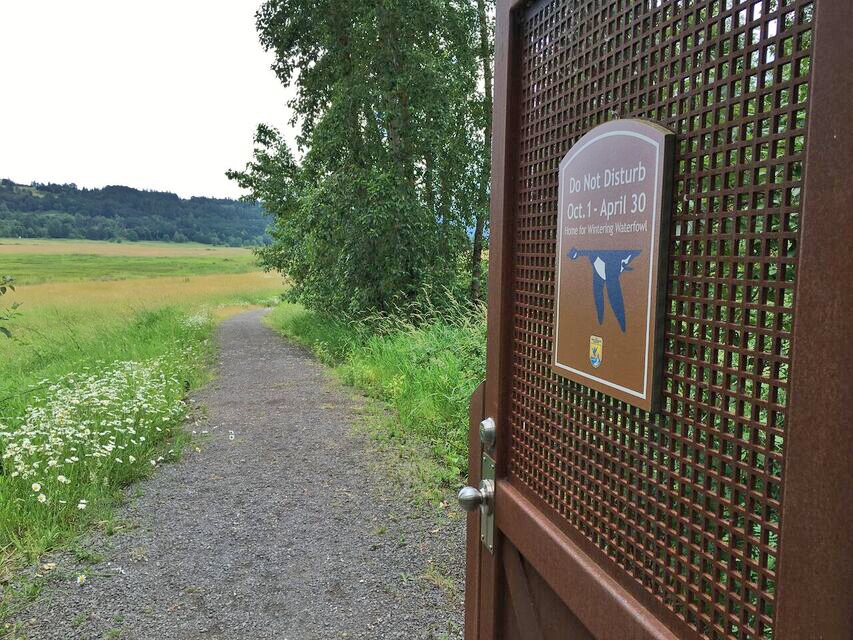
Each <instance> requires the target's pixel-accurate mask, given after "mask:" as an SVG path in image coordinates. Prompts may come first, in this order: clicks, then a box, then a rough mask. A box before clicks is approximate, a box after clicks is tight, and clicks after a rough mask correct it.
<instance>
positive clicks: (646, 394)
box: [551, 118, 675, 411]
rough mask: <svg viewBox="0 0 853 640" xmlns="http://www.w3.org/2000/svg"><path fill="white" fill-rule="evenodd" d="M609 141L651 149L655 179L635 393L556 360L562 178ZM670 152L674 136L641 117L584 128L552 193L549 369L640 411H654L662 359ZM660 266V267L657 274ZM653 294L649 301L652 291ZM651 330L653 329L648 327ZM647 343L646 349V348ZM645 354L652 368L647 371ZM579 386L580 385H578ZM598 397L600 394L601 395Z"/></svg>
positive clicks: (561, 250)
mask: <svg viewBox="0 0 853 640" xmlns="http://www.w3.org/2000/svg"><path fill="white" fill-rule="evenodd" d="M625 123H632V124H636V125H640V126H641V127H649V128H651V129H653V130H654V131H656V132H657V133H659V134H661V136H662V138H663V141H662V143H661V141H659V140H656V139H654V138H651V137H649V136H648V135H645V134H643V133H641V132H639V131H632V130H629V129H626V128H623V127H624V125H625ZM612 136H628V137H633V138H639V139H641V140H643V141H644V142H647V143H648V144H650V145H652V146H653V147H654V149H655V177H654V184H655V189H654V195H653V202H652V219H651V223H652V232H651V233H650V234H649V235H650V236H651V238H650V240H649V256H650V264H649V281H648V285H647V287H648V292H647V298H646V341H645V345H644V349H643V352H644V354H645V355H644V362H643V389H642V391H637V390H636V389H630V388H628V387H625V386H622V385H619V384H616V383H614V382H610V381H608V380H605V379H603V378H599V377H598V376H594V375H592V374H590V373H587V372H585V371H581V370H579V369H575V368H573V367H570V366H568V365H566V364H563V363H560V362H559V361H558V359H557V353H558V349H559V340H560V313H559V304H560V283H561V280H562V269H561V268H560V267H561V260H562V255H563V250H564V249H563V215H562V210H561V206H562V204H563V202H562V201H563V198H562V195H563V185H564V182H563V180H562V177H563V173H564V172H565V171H566V170H567V169H568V168H569V166H570V165H571V163H572V161H573V160H575V158H577V156H578V155H580V153H581V152H582V151H583V150H584V149H586V148H587V147H589V146H590V145H592V144H594V143H596V142H599V141H600V140H602V139H605V138H609V137H612ZM674 148H675V134H674V133H673V132H672V131H670V130H669V129H666V128H665V127H662V126H661V125H659V124H657V123H656V122H652V121H650V120H645V119H642V118H626V119H617V120H611V121H609V122H606V123H604V124H600V125H598V126H596V127H594V128H592V129H590V130H589V131H588V132H587V133H586V134H584V135H583V136H581V138H580V139H579V140H578V142H576V143H575V144H574V145H573V146H572V148H571V149H570V150H569V152H568V153H567V154H566V155H565V157H563V159H562V160H561V161H560V166H559V170H558V180H557V184H558V191H557V234H558V239H557V245H558V249H557V256H556V262H555V265H554V268H555V271H556V289H555V298H554V316H555V318H554V346H553V350H552V363H551V365H552V368H553V370H554V371H555V372H556V373H557V374H558V375H563V377H565V374H563V373H562V372H563V371H568V372H570V373H572V374H574V375H576V376H580V377H582V378H585V379H588V380H591V381H593V382H595V383H598V384H599V385H601V386H603V387H607V388H610V389H615V390H617V391H620V392H622V393H624V394H627V395H629V396H632V397H634V398H637V399H638V400H639V401H640V402H639V403H634V402H632V401H630V400H626V402H629V403H630V404H635V406H639V407H640V408H641V409H646V410H647V411H656V410H657V408H658V406H659V400H660V379H661V375H662V366H661V365H662V362H661V361H662V359H663V358H662V356H663V315H664V308H663V307H664V302H665V298H666V295H665V294H666V273H667V271H668V269H667V265H668V253H669V252H668V239H669V219H670V217H671V205H672V158H673V155H674ZM658 193H660V220H658V202H657V198H658ZM655 223H657V225H658V232H657V233H655V232H654V229H655ZM656 244H657V249H658V253H657V260H656V261H653V258H654V257H655V245H656ZM661 264H663V266H664V268H663V269H661ZM653 291H654V292H655V296H654V298H653V296H652V292H653ZM653 299H654V302H655V303H656V304H655V305H654V306H655V309H654V317H653V316H652V312H653V310H652V302H653ZM653 325H654V326H653ZM650 341H651V348H650V345H649V343H650ZM650 351H651V352H653V353H651V358H652V363H651V367H650V366H649V357H650ZM579 383H580V384H583V382H580V381H579ZM602 392H604V393H606V391H603V390H602Z"/></svg>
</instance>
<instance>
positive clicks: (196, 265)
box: [0, 252, 257, 285]
mask: <svg viewBox="0 0 853 640" xmlns="http://www.w3.org/2000/svg"><path fill="white" fill-rule="evenodd" d="M255 270H257V266H256V265H255V261H254V257H253V256H252V254H250V253H248V252H246V254H245V255H235V256H227V257H220V256H211V257H206V256H201V257H197V256H170V257H162V256H156V257H155V256H112V255H95V254H41V253H12V254H0V273H3V274H15V280H16V281H17V283H18V284H20V285H26V284H38V283H42V282H68V281H76V280H126V279H129V278H153V277H164V276H198V275H210V274H218V273H246V272H248V271H255Z"/></svg>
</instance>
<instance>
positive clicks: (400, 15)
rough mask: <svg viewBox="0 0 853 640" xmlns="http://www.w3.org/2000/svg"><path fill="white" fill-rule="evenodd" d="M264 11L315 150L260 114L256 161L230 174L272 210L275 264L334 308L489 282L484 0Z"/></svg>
mask: <svg viewBox="0 0 853 640" xmlns="http://www.w3.org/2000/svg"><path fill="white" fill-rule="evenodd" d="M257 24H258V29H259V33H260V38H261V42H262V44H263V45H264V47H265V48H266V49H268V50H270V51H272V52H274V54H275V63H274V65H273V68H274V70H275V72H276V74H277V75H278V77H279V78H280V80H281V81H282V82H283V83H285V84H290V83H291V82H293V83H294V84H295V86H296V89H297V95H296V98H295V99H294V100H293V101H292V102H291V105H290V106H291V107H292V109H293V110H294V113H295V117H296V119H297V120H298V121H299V122H300V124H301V129H300V135H299V139H298V142H299V145H300V147H301V149H302V150H303V151H304V155H303V157H302V158H301V160H300V161H297V160H296V159H295V158H294V155H293V152H292V151H291V150H290V149H289V148H288V147H287V145H286V144H285V143H284V142H283V141H282V139H281V137H280V135H279V134H278V132H277V131H275V130H274V129H272V128H270V127H267V126H263V125H262V126H260V127H259V128H258V131H257V134H256V137H255V143H256V148H255V155H254V159H253V161H252V162H251V163H249V165H248V166H247V167H246V168H245V170H243V171H231V172H229V174H228V175H229V177H231V178H233V179H235V180H237V181H238V183H239V184H240V185H241V186H243V187H244V188H246V189H248V190H249V192H250V195H249V198H251V199H256V200H259V201H261V202H262V203H263V205H264V208H265V209H266V210H267V211H268V212H269V213H271V214H272V215H273V225H272V228H271V231H270V234H271V236H272V238H273V243H272V245H271V246H269V247H267V248H265V249H263V250H262V251H261V254H260V255H261V258H262V260H263V262H264V264H265V265H266V266H267V267H269V268H275V269H280V270H281V271H282V272H284V273H285V274H286V275H288V276H290V278H291V280H292V281H293V284H294V286H293V289H292V290H291V295H292V296H293V297H294V298H296V299H298V300H300V301H301V302H303V303H305V304H306V305H307V306H309V307H312V308H315V309H319V310H323V311H335V312H345V313H351V314H365V313H371V312H374V311H380V312H387V311H389V310H391V309H393V308H395V307H398V306H406V307H409V306H411V305H412V304H413V303H415V304H416V303H417V301H418V299H419V297H420V296H421V295H422V293H423V291H425V290H430V289H435V288H439V287H447V288H449V289H450V290H452V291H454V292H456V293H457V294H458V295H460V296H464V295H467V292H468V290H469V288H470V292H471V294H475V293H476V295H478V290H477V292H475V291H474V288H473V287H472V286H471V287H469V284H468V281H469V280H470V278H471V276H472V274H473V273H474V265H473V262H476V263H477V265H476V266H477V268H479V261H480V253H481V251H482V237H483V223H482V222H480V223H479V224H478V222H477V221H478V217H479V219H480V220H481V221H482V220H483V219H484V202H486V200H487V197H484V195H483V191H484V183H483V174H484V166H487V162H488V161H487V160H485V159H484V153H485V151H484V150H485V147H486V144H487V142H486V140H485V139H484V138H483V131H484V115H483V113H484V109H483V101H482V97H481V96H480V94H479V92H478V83H479V82H480V81H481V77H480V67H479V66H478V60H479V58H478V50H477V46H476V45H475V43H476V42H477V34H478V31H479V19H478V14H477V9H476V6H475V5H474V4H472V3H471V2H470V1H463V0H422V1H421V2H417V3H412V2H408V1H405V0H379V1H376V0H344V1H340V0H319V1H312V2H308V1H307V0H268V1H267V2H266V3H264V4H263V5H262V6H261V8H260V9H259V11H258V14H257ZM478 228H479V232H477V229H478ZM471 229H474V231H475V236H476V234H477V233H479V238H480V249H479V252H480V253H476V259H475V252H474V247H473V245H472V238H471V236H470V233H469V231H470V230H471ZM466 262H467V263H469V266H470V270H468V271H467V273H466V272H465V271H464V269H465V266H464V265H465V264H466ZM477 277H478V278H479V274H478V275H477ZM476 295H475V297H476Z"/></svg>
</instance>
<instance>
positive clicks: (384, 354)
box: [267, 303, 486, 497]
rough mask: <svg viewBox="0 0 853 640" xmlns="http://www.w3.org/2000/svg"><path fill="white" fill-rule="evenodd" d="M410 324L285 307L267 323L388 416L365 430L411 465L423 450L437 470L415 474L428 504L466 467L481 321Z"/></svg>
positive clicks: (465, 318)
mask: <svg viewBox="0 0 853 640" xmlns="http://www.w3.org/2000/svg"><path fill="white" fill-rule="evenodd" d="M443 315H444V319H442V318H439V317H438V315H436V317H434V318H427V319H424V320H423V321H421V322H419V323H417V324H414V323H409V322H402V321H395V320H381V321H378V322H370V323H352V322H347V321H343V320H340V319H335V318H329V317H327V316H323V315H321V314H318V313H315V312H312V311H308V310H306V309H304V308H303V307H301V306H299V305H296V304H289V303H283V304H281V305H279V306H278V307H277V308H276V309H275V310H274V311H273V312H272V313H271V314H270V315H269V316H267V321H268V322H269V323H270V325H271V326H273V327H274V328H276V329H278V330H279V331H280V332H281V333H283V334H284V335H286V336H288V337H290V338H292V339H294V340H296V341H297V342H300V343H301V344H304V345H306V346H308V347H309V348H311V349H312V350H313V351H314V353H315V354H317V356H318V358H319V359H320V360H321V361H322V362H324V363H326V364H328V365H331V366H333V367H334V370H335V372H336V373H337V374H338V375H339V376H340V378H341V380H342V381H343V382H345V383H346V384H349V385H352V386H354V387H356V388H358V389H360V390H362V391H364V392H365V393H367V395H369V396H372V397H374V398H377V399H379V400H381V401H383V402H384V403H386V404H387V406H388V407H389V408H390V409H391V411H390V414H387V415H382V413H381V412H379V413H378V414H377V415H375V416H374V419H373V420H372V421H371V426H370V427H369V430H370V432H371V433H372V435H373V436H374V437H375V438H377V439H378V440H380V441H390V442H392V443H394V446H395V447H396V448H397V449H402V450H403V451H408V452H409V453H408V455H407V457H409V458H410V459H415V458H416V457H417V455H418V454H417V451H418V450H419V449H423V448H426V450H427V451H428V452H429V454H430V456H431V458H432V461H433V462H434V463H435V464H434V465H433V466H432V470H427V469H424V468H423V467H421V468H420V470H419V473H421V474H423V477H422V478H421V479H420V482H423V483H426V484H427V485H428V486H426V487H424V490H425V491H426V492H427V495H428V496H429V497H437V496H439V495H441V494H442V491H441V489H442V488H444V489H446V488H447V487H448V486H455V485H457V484H458V483H459V481H460V478H461V476H462V475H464V474H466V473H467V465H468V402H469V398H470V395H471V393H472V392H473V391H474V389H475V388H476V387H477V385H478V384H479V383H480V382H481V381H482V380H483V378H484V377H485V351H486V322H485V314H484V313H479V314H476V315H471V314H470V313H469V312H467V311H465V310H462V309H456V310H451V312H450V313H446V312H445V313H444V314H443Z"/></svg>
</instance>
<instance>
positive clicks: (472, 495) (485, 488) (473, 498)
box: [457, 480, 495, 515]
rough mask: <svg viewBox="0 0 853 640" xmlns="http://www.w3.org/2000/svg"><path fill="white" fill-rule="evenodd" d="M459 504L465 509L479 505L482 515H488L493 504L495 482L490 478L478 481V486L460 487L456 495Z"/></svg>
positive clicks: (471, 509)
mask: <svg viewBox="0 0 853 640" xmlns="http://www.w3.org/2000/svg"><path fill="white" fill-rule="evenodd" d="M457 499H458V500H459V506H460V507H462V508H463V509H464V510H465V511H473V510H474V509H476V508H477V507H480V511H482V512H483V514H484V515H489V514H490V513H491V512H492V510H493V509H494V504H495V483H494V482H492V481H491V480H483V481H482V482H480V488H479V489H475V488H474V487H462V489H460V490H459V495H458V496H457Z"/></svg>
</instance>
